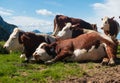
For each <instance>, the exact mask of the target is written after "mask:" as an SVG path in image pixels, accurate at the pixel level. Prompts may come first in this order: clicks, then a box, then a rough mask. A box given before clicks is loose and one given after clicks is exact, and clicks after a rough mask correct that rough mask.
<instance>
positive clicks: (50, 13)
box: [36, 9, 55, 16]
mask: <svg viewBox="0 0 120 83" xmlns="http://www.w3.org/2000/svg"><path fill="white" fill-rule="evenodd" d="M36 13H37V14H40V15H44V16H54V15H55V14H54V13H53V12H51V11H48V10H47V9H40V10H36Z"/></svg>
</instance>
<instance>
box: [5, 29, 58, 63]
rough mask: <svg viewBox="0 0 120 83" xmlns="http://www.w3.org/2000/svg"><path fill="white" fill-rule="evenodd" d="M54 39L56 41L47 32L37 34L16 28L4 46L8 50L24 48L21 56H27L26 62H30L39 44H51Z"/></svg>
mask: <svg viewBox="0 0 120 83" xmlns="http://www.w3.org/2000/svg"><path fill="white" fill-rule="evenodd" d="M54 41H56V39H55V38H54V37H53V36H50V35H47V34H43V35H42V34H41V35H37V34H35V33H33V32H24V31H22V30H20V29H18V28H15V29H14V30H13V33H12V34H11V35H10V37H9V39H8V41H7V42H6V43H5V45H4V48H6V49H8V50H17V49H19V48H22V50H23V53H24V54H22V55H21V57H23V56H25V57H26V60H25V62H28V61H29V60H30V59H32V54H33V52H34V51H35V50H36V48H37V47H38V46H39V44H41V43H42V42H46V43H48V44H50V43H51V42H54Z"/></svg>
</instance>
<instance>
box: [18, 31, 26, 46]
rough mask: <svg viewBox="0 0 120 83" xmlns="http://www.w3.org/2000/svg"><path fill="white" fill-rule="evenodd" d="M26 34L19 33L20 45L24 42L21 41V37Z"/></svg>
mask: <svg viewBox="0 0 120 83" xmlns="http://www.w3.org/2000/svg"><path fill="white" fill-rule="evenodd" d="M24 33H25V32H19V35H18V41H19V43H20V44H22V43H23V42H22V40H21V36H22V35H23V34H24Z"/></svg>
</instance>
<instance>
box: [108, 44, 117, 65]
mask: <svg viewBox="0 0 120 83" xmlns="http://www.w3.org/2000/svg"><path fill="white" fill-rule="evenodd" d="M106 53H107V55H108V58H109V60H108V61H109V62H108V65H110V66H113V65H115V61H114V60H115V58H116V55H115V52H114V48H112V47H110V46H106Z"/></svg>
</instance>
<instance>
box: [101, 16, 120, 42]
mask: <svg viewBox="0 0 120 83" xmlns="http://www.w3.org/2000/svg"><path fill="white" fill-rule="evenodd" d="M102 22H103V27H102V28H101V29H102V30H103V31H104V33H105V34H106V35H108V36H109V37H111V38H112V39H113V40H115V39H116V37H117V35H118V33H119V31H120V26H119V23H118V22H117V21H116V20H114V17H112V18H109V17H104V18H102Z"/></svg>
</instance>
